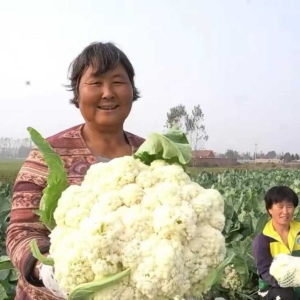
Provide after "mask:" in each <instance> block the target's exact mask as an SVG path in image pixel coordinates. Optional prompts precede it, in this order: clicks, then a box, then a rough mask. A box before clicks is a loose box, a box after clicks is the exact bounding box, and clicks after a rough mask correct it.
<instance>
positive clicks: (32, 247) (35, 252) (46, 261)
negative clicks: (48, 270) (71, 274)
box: [30, 240, 54, 266]
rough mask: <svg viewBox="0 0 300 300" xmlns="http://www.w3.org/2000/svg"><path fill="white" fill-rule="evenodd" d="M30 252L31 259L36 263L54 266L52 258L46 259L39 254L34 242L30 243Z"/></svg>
mask: <svg viewBox="0 0 300 300" xmlns="http://www.w3.org/2000/svg"><path fill="white" fill-rule="evenodd" d="M30 250H31V252H32V255H33V257H35V258H36V259H37V260H38V261H40V262H41V263H43V264H44V265H49V266H54V260H53V258H49V257H46V256H44V255H43V254H42V253H41V252H40V249H39V247H38V245H37V243H36V240H31V241H30Z"/></svg>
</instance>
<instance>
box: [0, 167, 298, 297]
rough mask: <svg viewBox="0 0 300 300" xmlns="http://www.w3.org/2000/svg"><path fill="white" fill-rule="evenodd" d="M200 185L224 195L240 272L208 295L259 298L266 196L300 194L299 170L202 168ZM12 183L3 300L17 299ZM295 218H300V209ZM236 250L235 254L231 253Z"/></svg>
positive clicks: (230, 245) (2, 211)
mask: <svg viewBox="0 0 300 300" xmlns="http://www.w3.org/2000/svg"><path fill="white" fill-rule="evenodd" d="M194 180H195V181H197V182H198V183H199V184H200V185H201V186H203V187H205V188H215V189H217V190H219V191H220V192H221V193H222V194H223V196H224V198H225V215H226V224H225V228H224V232H223V233H224V235H225V237H226V242H227V251H228V255H227V256H228V258H230V257H233V260H232V261H231V264H232V265H233V267H234V269H235V270H236V272H237V274H238V278H239V279H240V280H239V284H237V285H232V286H231V288H228V285H227V288H225V287H224V286H225V285H224V284H222V281H223V280H224V279H223V278H222V276H223V273H220V274H218V275H219V277H217V279H218V280H217V281H216V284H215V286H214V288H213V290H212V291H211V292H210V293H209V294H208V295H206V299H214V298H215V297H217V296H223V297H224V298H226V299H257V280H258V278H257V274H256V269H255V266H254V260H253V256H252V240H253V238H254V236H255V235H256V234H257V233H258V232H259V231H260V230H262V228H263V226H264V224H265V222H266V221H267V219H268V215H267V214H266V212H265V207H264V201H263V197H264V194H265V192H266V191H267V190H268V189H269V188H270V187H272V186H274V185H279V184H283V185H288V186H290V187H291V188H293V189H294V190H295V192H296V193H297V194H298V195H299V196H300V170H291V169H281V170H276V169H275V170H251V171H250V170H242V171H235V170H228V171H225V172H223V173H219V174H218V173H210V172H200V173H199V175H198V176H196V177H194ZM10 199H11V185H9V184H3V183H1V182H0V254H1V257H0V300H1V299H14V289H15V284H16V272H15V271H14V270H13V269H12V265H11V263H10V261H9V259H8V257H7V256H6V251H5V232H6V228H7V221H8V217H9V208H10ZM295 218H296V219H297V220H300V211H299V209H297V210H296V215H295ZM232 254H234V256H232Z"/></svg>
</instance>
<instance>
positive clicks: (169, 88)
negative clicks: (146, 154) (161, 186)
mask: <svg viewBox="0 0 300 300" xmlns="http://www.w3.org/2000/svg"><path fill="white" fill-rule="evenodd" d="M299 33H300V1H299V0H151V1H146V0H145V1H144V0H139V1H138V0H136V1H134V0H123V1H118V0H109V1H103V0H69V1H66V0H52V1H50V0H43V1H41V0H26V1H24V0H19V1H16V0H10V1H6V0H0V38H1V43H0V45H1V50H0V84H1V93H0V104H1V108H0V123H1V126H0V136H9V137H28V134H27V131H26V127H27V126H33V127H35V128H36V129H37V130H38V131H40V132H41V134H42V135H43V136H45V137H46V136H49V135H52V134H55V133H57V132H59V131H61V130H64V129H66V128H68V127H71V126H73V125H76V124H79V123H81V122H83V119H82V117H81V115H80V112H79V110H77V109H76V108H75V107H73V106H71V105H70V104H69V103H68V101H69V98H70V96H71V94H70V93H69V92H67V91H65V89H64V87H63V85H64V84H67V83H69V82H68V80H67V69H68V66H69V64H70V62H71V61H72V60H73V59H74V58H75V57H76V56H77V55H78V54H79V53H80V52H81V51H82V49H83V48H84V47H86V46H87V45H88V44H90V43H91V42H94V41H104V42H107V41H111V42H114V43H116V44H117V45H118V46H119V47H120V48H121V49H122V50H124V52H125V53H126V54H127V55H128V56H129V58H130V60H131V61H132V63H133V65H134V68H135V70H136V83H137V86H138V88H139V89H140V90H141V93H142V96H143V97H142V98H141V99H140V100H139V101H138V102H136V103H135V104H134V107H133V111H132V113H131V115H130V117H129V119H128V120H127V122H126V126H125V129H126V130H129V131H131V132H133V133H135V134H138V135H141V136H144V137H146V136H147V134H149V133H150V132H151V131H159V132H160V131H162V130H163V126H164V124H165V121H166V114H167V112H168V110H169V109H170V108H171V107H173V106H175V105H178V104H185V105H186V107H187V108H188V109H189V110H191V109H192V107H193V106H194V105H197V104H200V105H201V107H202V109H203V112H204V114H205V125H206V129H207V133H208V135H209V140H208V142H207V143H206V145H205V147H206V148H208V149H213V150H215V151H217V152H222V151H226V149H229V148H233V149H235V150H238V151H247V150H249V151H251V152H252V151H254V145H255V143H257V144H258V151H261V150H262V151H268V150H276V151H291V152H298V153H299V152H300V138H299V128H300V117H299V116H300V99H299V95H300V81H299V80H300V69H299V67H300V59H299V56H300V36H299ZM27 80H30V81H31V85H30V86H27V85H26V84H25V82H26V81H27Z"/></svg>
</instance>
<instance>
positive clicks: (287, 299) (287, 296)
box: [259, 287, 300, 300]
mask: <svg viewBox="0 0 300 300" xmlns="http://www.w3.org/2000/svg"><path fill="white" fill-rule="evenodd" d="M260 293H261V294H262V293H264V292H260ZM259 299H260V300H278V299H280V300H299V299H300V298H299V297H298V296H297V294H296V293H295V291H294V289H293V288H275V287H272V288H270V289H269V290H268V293H267V294H266V295H263V296H262V295H260V296H259Z"/></svg>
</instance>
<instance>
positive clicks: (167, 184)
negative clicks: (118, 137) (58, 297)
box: [50, 157, 226, 300]
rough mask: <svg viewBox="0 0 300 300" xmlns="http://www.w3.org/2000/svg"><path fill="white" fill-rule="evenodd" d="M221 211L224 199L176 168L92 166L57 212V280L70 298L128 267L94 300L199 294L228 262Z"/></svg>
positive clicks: (124, 161)
mask: <svg viewBox="0 0 300 300" xmlns="http://www.w3.org/2000/svg"><path fill="white" fill-rule="evenodd" d="M223 212H224V203H223V198H222V196H221V195H220V194H219V193H218V192H217V191H215V190H206V189H204V188H202V187H201V186H200V185H198V184H197V183H194V182H192V181H191V179H190V178H189V176H188V175H187V173H185V172H184V170H183V168H182V167H181V166H179V165H168V164H166V163H165V162H164V161H154V162H153V163H152V164H151V165H150V166H147V165H145V164H143V163H142V162H141V161H139V160H137V159H134V158H133V157H122V158H117V159H114V160H112V161H110V162H108V163H98V164H95V165H93V166H91V167H90V169H89V170H88V172H87V174H86V176H85V178H84V181H83V182H82V184H81V186H70V187H69V188H68V189H67V190H65V191H64V192H63V194H62V196H61V198H60V200H59V203H58V207H57V209H56V211H55V214H54V217H55V221H56V223H57V226H56V227H55V229H54V230H53V231H52V233H51V235H50V238H51V248H50V255H51V257H52V258H53V259H54V261H55V277H56V279H57V280H58V282H59V284H60V286H61V288H62V289H63V290H64V291H66V292H67V293H70V291H71V290H72V289H74V288H75V287H76V286H77V285H78V284H81V283H85V282H90V281H93V280H95V279H97V278H101V277H103V276H105V275H109V274H114V273H117V272H120V271H123V270H125V269H127V268H130V273H129V275H128V276H127V277H124V278H123V279H122V280H121V281H119V282H118V283H116V284H114V285H112V286H110V287H108V288H107V289H104V290H103V291H101V292H99V293H98V294H96V296H95V300H97V299H102V300H105V299H107V300H108V299H124V300H127V299H128V300H129V299H130V300H132V299H145V300H146V299H155V300H160V299H161V300H163V299H174V298H175V297H178V296H179V297H183V295H189V294H191V293H192V292H193V291H194V290H197V291H199V292H201V288H199V287H201V283H202V282H203V280H204V279H205V277H206V276H207V274H208V272H209V271H210V270H211V269H212V268H215V267H216V266H217V265H218V264H219V263H220V262H222V260H223V259H224V258H225V254H226V253H225V252H226V248H225V239H224V237H223V236H222V234H221V231H222V229H223V227H224V223H225V218H224V215H223ZM199 289H200V290H199Z"/></svg>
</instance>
